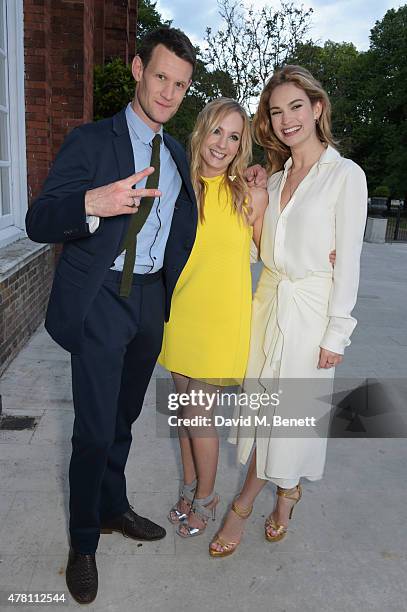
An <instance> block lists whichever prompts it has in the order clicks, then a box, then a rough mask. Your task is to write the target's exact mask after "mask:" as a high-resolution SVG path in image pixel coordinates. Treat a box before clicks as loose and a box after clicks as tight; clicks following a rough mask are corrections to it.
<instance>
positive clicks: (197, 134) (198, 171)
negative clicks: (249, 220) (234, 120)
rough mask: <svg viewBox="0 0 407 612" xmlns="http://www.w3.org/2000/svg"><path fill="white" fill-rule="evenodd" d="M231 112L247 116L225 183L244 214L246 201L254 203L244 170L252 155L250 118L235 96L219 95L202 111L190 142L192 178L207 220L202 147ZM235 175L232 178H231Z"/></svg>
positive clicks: (200, 210) (235, 205)
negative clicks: (232, 178) (225, 96)
mask: <svg viewBox="0 0 407 612" xmlns="http://www.w3.org/2000/svg"><path fill="white" fill-rule="evenodd" d="M230 113H239V115H240V116H241V117H242V119H243V130H242V135H241V138H240V143H239V149H238V151H237V153H236V155H235V157H234V158H233V159H232V161H231V162H230V164H229V166H228V168H227V169H226V171H225V174H224V176H223V180H222V182H221V185H224V186H225V187H226V188H227V189H228V190H229V191H230V193H231V194H232V206H233V210H234V211H235V212H236V213H238V214H240V215H242V217H243V218H244V219H246V215H245V214H244V213H245V212H246V211H245V205H246V203H249V202H250V194H249V188H248V186H247V182H246V180H245V178H244V171H245V170H246V168H247V166H248V165H249V163H250V161H251V158H252V137H251V128H250V121H249V117H248V116H247V113H246V111H245V110H244V108H243V107H242V106H241V105H240V104H239V103H238V102H236V100H232V99H231V98H218V99H216V100H212V102H209V103H208V104H207V105H206V106H205V108H203V109H202V110H201V112H200V113H199V115H198V118H197V120H196V123H195V127H194V130H193V132H192V135H191V141H190V157H191V160H190V161H191V163H190V166H191V181H192V185H193V188H194V191H195V194H196V199H197V202H198V206H199V218H200V220H201V222H203V221H204V220H205V214H204V208H205V194H206V183H205V181H204V180H203V179H202V176H201V175H202V156H201V147H202V144H203V142H204V140H205V139H206V138H207V137H208V135H209V134H210V133H211V132H212V131H213V130H214V129H215V128H216V127H218V126H219V123H220V122H221V121H222V119H224V118H225V117H226V116H227V115H229V114H230ZM230 176H235V177H236V178H235V179H234V180H233V181H232V180H231V179H230V178H229V177H230Z"/></svg>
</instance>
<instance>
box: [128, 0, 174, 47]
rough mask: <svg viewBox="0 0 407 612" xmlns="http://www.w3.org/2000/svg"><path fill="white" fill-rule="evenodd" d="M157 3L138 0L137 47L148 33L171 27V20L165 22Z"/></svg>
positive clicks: (148, 0)
mask: <svg viewBox="0 0 407 612" xmlns="http://www.w3.org/2000/svg"><path fill="white" fill-rule="evenodd" d="M156 6H157V2H151V1H150V0H138V12H137V41H136V42H137V46H138V44H139V42H140V40H142V38H144V36H145V35H146V34H148V32H152V30H156V29H157V28H159V27H161V26H163V25H166V26H170V25H171V23H172V22H171V20H168V21H163V19H162V17H161V15H160V13H159V12H158V11H157V9H156Z"/></svg>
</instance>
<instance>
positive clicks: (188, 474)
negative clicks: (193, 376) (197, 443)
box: [171, 372, 196, 485]
mask: <svg viewBox="0 0 407 612" xmlns="http://www.w3.org/2000/svg"><path fill="white" fill-rule="evenodd" d="M171 374H172V378H173V380H174V384H175V389H176V391H177V393H186V392H187V389H188V384H189V381H190V379H189V377H188V376H183V375H182V374H177V373H176V372H171ZM178 416H181V415H178ZM178 439H179V445H180V449H181V461H182V470H183V478H184V484H187V485H189V484H191V483H192V482H193V481H194V480H195V478H196V470H195V464H194V458H193V455H192V445H191V440H190V437H189V433H188V430H187V429H186V427H183V426H182V425H181V426H179V427H178Z"/></svg>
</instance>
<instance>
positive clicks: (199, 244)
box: [158, 175, 252, 386]
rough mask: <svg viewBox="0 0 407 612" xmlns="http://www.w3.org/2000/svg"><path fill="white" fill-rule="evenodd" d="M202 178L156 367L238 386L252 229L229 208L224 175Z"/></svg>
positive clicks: (244, 351)
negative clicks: (197, 213) (198, 211)
mask: <svg viewBox="0 0 407 612" xmlns="http://www.w3.org/2000/svg"><path fill="white" fill-rule="evenodd" d="M203 178H204V181H205V183H206V186H207V190H206V196H205V207H204V215H205V220H204V221H203V223H201V222H200V221H199V222H198V228H197V235H196V239H195V243H194V246H193V249H192V252H191V255H190V257H189V259H188V261H187V264H186V266H185V268H184V269H183V271H182V273H181V275H180V277H179V279H178V282H177V285H176V287H175V290H174V294H173V296H172V302H171V314H170V319H169V321H168V323H166V324H165V326H164V338H163V344H162V349H161V354H160V356H159V358H158V362H159V363H160V364H161V365H162V366H163V367H165V368H166V369H167V370H170V371H172V372H177V373H178V374H183V375H184V376H188V377H191V378H195V379H198V380H204V381H206V382H208V383H211V384H216V385H223V386H225V385H232V384H236V383H240V382H241V381H242V379H243V377H244V373H245V369H246V364H247V359H248V352H249V341H250V317H251V300H252V291H251V274H250V242H251V237H252V228H251V227H250V226H248V225H247V224H246V223H245V221H244V219H243V218H241V217H240V215H239V214H237V213H236V212H234V210H233V208H232V198H231V193H230V191H229V190H228V189H227V187H226V186H225V185H224V184H223V181H222V179H223V175H221V176H216V177H213V178H205V177H203Z"/></svg>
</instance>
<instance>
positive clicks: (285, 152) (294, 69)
mask: <svg viewBox="0 0 407 612" xmlns="http://www.w3.org/2000/svg"><path fill="white" fill-rule="evenodd" d="M285 83H293V85H296V86H297V87H299V88H300V89H302V90H303V91H304V92H305V93H306V95H307V96H308V98H309V100H310V102H311V104H312V105H314V104H315V103H316V102H321V104H322V112H321V116H320V118H319V120H318V122H317V124H316V131H317V136H318V138H319V140H320V141H321V142H323V143H325V144H330V145H331V146H333V147H336V143H335V141H334V139H333V137H332V124H331V103H330V101H329V98H328V94H327V93H326V91H325V90H324V88H323V87H322V85H321V83H320V82H319V81H317V79H315V78H314V77H313V76H312V74H311V73H310V72H309V71H308V70H307V69H306V68H303V67H302V66H294V65H292V64H288V65H287V66H284V68H281V69H279V70H276V72H274V74H273V76H272V77H271V79H270V80H269V81H268V82H267V83H266V85H265V87H264V89H263V91H262V93H261V96H260V102H259V106H258V109H257V112H256V114H255V116H254V118H253V133H254V138H255V140H256V142H257V143H258V144H259V145H260V146H262V147H263V148H264V150H265V151H266V154H267V166H268V171H269V172H270V173H271V174H273V173H274V172H278V171H279V170H281V169H282V167H283V165H284V163H285V162H286V161H287V159H288V158H289V157H290V156H291V151H290V147H288V146H287V145H285V144H283V143H282V142H281V140H279V139H278V138H277V136H276V134H275V133H274V130H273V126H272V123H271V116H270V107H269V106H270V96H271V93H272V92H273V91H274V89H275V88H276V87H278V86H279V85H283V84H285Z"/></svg>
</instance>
